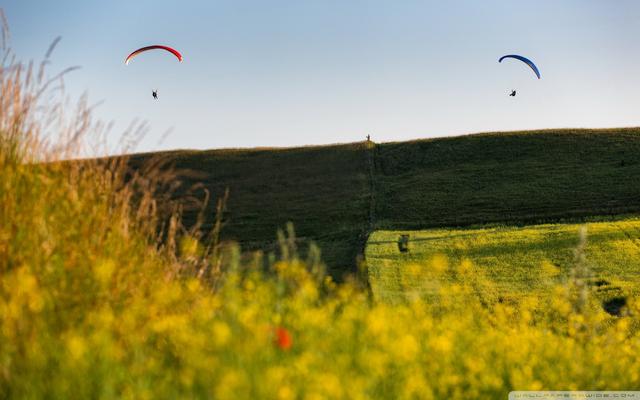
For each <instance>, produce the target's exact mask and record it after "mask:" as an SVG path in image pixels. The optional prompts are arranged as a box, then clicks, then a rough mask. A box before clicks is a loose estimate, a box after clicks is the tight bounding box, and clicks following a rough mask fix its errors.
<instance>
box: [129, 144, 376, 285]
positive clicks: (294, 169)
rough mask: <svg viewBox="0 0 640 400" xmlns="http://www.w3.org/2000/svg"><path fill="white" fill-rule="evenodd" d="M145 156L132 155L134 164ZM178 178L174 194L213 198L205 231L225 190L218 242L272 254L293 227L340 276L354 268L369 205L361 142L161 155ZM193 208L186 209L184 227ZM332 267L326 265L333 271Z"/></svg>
mask: <svg viewBox="0 0 640 400" xmlns="http://www.w3.org/2000/svg"><path fill="white" fill-rule="evenodd" d="M149 156H150V155H149V154H142V155H138V156H135V157H134V158H133V162H134V163H136V164H138V163H139V162H140V161H142V160H143V159H144V158H147V157H149ZM161 156H163V157H166V158H167V159H168V160H171V163H172V164H173V165H174V166H175V169H176V170H177V171H178V172H179V174H180V180H181V186H180V187H179V188H178V190H177V192H176V194H175V195H176V196H177V197H180V196H184V195H185V194H186V193H187V192H188V193H189V194H194V195H197V196H199V197H203V192H202V191H199V190H189V189H190V188H192V187H194V185H197V184H200V183H202V184H203V186H204V187H205V188H206V189H207V190H208V191H209V192H210V194H211V198H212V199H213V201H211V202H210V204H209V207H208V210H207V211H206V215H207V216H208V217H207V220H206V221H207V223H206V224H205V226H204V228H205V229H210V227H211V224H212V223H213V221H214V216H215V199H218V198H220V197H222V196H223V195H224V192H225V190H226V189H227V188H228V189H229V198H228V202H227V212H226V213H225V215H224V218H223V221H224V227H223V231H222V237H223V239H224V240H235V241H239V242H241V243H242V246H243V248H244V249H247V250H257V249H261V250H265V251H272V250H274V249H275V248H276V246H275V244H276V233H277V230H278V229H282V228H285V226H286V224H287V222H289V221H291V222H293V223H294V224H295V230H296V236H297V238H298V239H299V242H300V244H301V247H302V248H304V247H305V245H306V244H307V243H308V242H310V241H313V242H315V243H316V244H317V245H318V246H319V247H320V248H321V250H322V258H323V260H324V261H325V262H326V263H327V264H328V265H329V266H330V267H333V270H332V272H333V273H334V274H335V275H337V276H339V275H340V272H339V271H344V270H345V269H348V268H350V267H352V266H353V265H354V260H355V259H356V256H357V254H358V252H359V251H360V249H362V248H363V246H364V242H365V240H366V236H367V229H368V225H367V224H368V222H367V221H368V214H369V204H370V199H369V197H370V195H369V193H370V191H369V177H368V172H367V171H368V170H367V157H368V156H369V152H368V151H367V150H366V148H365V145H364V144H362V143H356V144H347V145H336V146H324V147H301V148H291V149H249V150H235V149H234V150H212V151H178V152H169V153H165V154H161ZM197 211H198V210H196V209H193V208H192V209H187V210H186V211H185V213H184V219H185V221H186V223H187V225H189V223H192V222H194V221H195V219H196V218H197ZM330 269H331V268H330Z"/></svg>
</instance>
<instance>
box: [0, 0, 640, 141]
mask: <svg viewBox="0 0 640 400" xmlns="http://www.w3.org/2000/svg"><path fill="white" fill-rule="evenodd" d="M2 7H3V8H4V11H5V13H6V15H7V18H8V20H9V25H10V28H11V34H12V40H11V43H12V47H13V48H14V51H15V53H17V55H18V56H19V58H21V59H23V60H29V59H34V60H36V61H37V60H40V59H41V58H42V56H43V55H44V53H45V52H46V50H47V48H48V46H49V44H50V43H51V41H52V40H53V39H54V38H55V37H57V36H62V41H61V42H60V44H59V46H58V48H57V49H56V52H55V53H54V55H53V64H52V66H51V67H52V69H51V72H54V71H59V70H61V69H63V68H65V67H68V66H72V65H80V66H81V67H82V69H81V70H79V71H76V72H74V73H72V74H71V75H69V76H68V77H67V79H66V85H67V89H68V91H69V93H70V94H71V95H79V94H81V93H82V92H84V91H86V92H88V94H89V98H90V101H91V102H96V103H97V102H99V101H102V102H103V103H102V104H101V105H100V106H99V107H98V108H97V115H98V116H99V117H100V118H101V119H103V120H105V121H114V122H115V129H114V131H112V135H113V140H115V138H116V137H118V136H119V132H120V131H121V130H123V129H124V127H125V126H127V125H128V124H129V123H130V122H131V121H132V120H133V119H134V118H138V119H141V120H144V121H146V122H148V124H149V125H150V127H151V130H150V132H149V133H148V134H147V136H146V137H145V139H144V140H143V141H142V142H141V143H140V145H139V146H138V150H142V151H149V150H160V149H175V148H197V149H209V148H220V147H256V146H293V145H306V144H324V143H336V142H351V141H358V140H363V139H364V137H365V135H366V134H371V136H372V139H373V140H375V141H380V142H382V141H396V140H407V139H413V138H426V137H436V136H449V135H458V134H463V133H472V132H480V131H497V130H516V129H534V128H558V127H619V126H638V125H640V107H639V106H640V91H639V90H638V89H640V73H638V66H639V65H640V62H639V61H640V51H639V49H638V47H639V46H638V43H639V40H640V2H639V1H637V0H617V1H606V0H597V1H596V0H563V1H558V0H538V1H513V0H483V1H478V0H467V1H410V0H406V1H404V0H402V1H400V0H399V1H391V0H387V1H375V0H370V1H358V0H335V1H334V0H316V1H305V0H291V1H277V0H270V1H249V0H229V1H187V0H184V1H171V2H170V1H161V0H135V1H134V0H126V1H121V0H109V1H91V0H85V1H81V0H77V1H71V0H57V1H45V0H42V1H35V0H8V1H7V0H4V1H3V2H2ZM149 44H167V45H170V46H173V47H176V48H177V49H179V50H180V51H181V52H182V53H183V55H184V62H183V63H178V62H177V61H176V59H175V58H173V56H171V55H170V54H169V53H165V52H162V51H157V52H154V53H153V54H152V52H148V53H146V54H143V55H141V56H139V57H137V58H136V59H135V60H133V61H132V62H131V63H130V64H129V65H128V66H125V65H124V63H123V61H124V58H125V56H126V55H127V54H128V53H129V52H130V51H132V50H134V49H136V48H138V47H141V46H145V45H149ZM509 53H517V54H522V55H525V56H527V57H529V58H531V59H532V60H533V61H534V62H535V63H536V64H537V65H538V67H539V68H540V71H541V73H542V79H541V80H537V79H536V78H535V76H534V74H533V72H532V71H531V70H529V69H528V68H527V67H526V66H525V65H524V64H522V63H519V62H517V61H514V60H511V61H509V62H503V63H502V64H499V63H498V62H497V60H498V58H499V57H500V56H501V55H504V54H509ZM154 88H155V89H158V93H159V96H160V100H158V101H154V100H153V98H152V96H151V91H152V89H154ZM510 89H517V91H518V95H517V96H516V97H515V98H512V97H509V96H508V93H509V90H510ZM171 128H172V129H173V130H172V132H171V133H170V135H169V136H168V137H167V138H166V139H165V140H164V141H163V142H162V143H160V144H159V143H158V142H159V141H160V139H161V137H162V136H163V134H164V133H165V132H166V131H167V130H168V129H171Z"/></svg>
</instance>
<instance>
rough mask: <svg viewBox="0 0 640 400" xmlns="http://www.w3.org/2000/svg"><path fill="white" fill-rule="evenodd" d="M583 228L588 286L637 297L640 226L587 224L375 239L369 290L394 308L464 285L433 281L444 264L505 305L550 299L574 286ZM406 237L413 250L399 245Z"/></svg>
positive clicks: (369, 254)
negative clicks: (463, 268)
mask: <svg viewBox="0 0 640 400" xmlns="http://www.w3.org/2000/svg"><path fill="white" fill-rule="evenodd" d="M582 226H586V232H587V240H586V246H585V252H584V254H585V257H586V265H587V267H588V274H587V275H588V277H589V278H588V281H589V282H590V283H591V284H593V285H595V286H596V287H597V291H596V294H597V295H598V297H600V298H601V300H607V299H611V298H615V297H625V296H627V295H637V294H638V292H639V289H640V279H639V278H640V219H637V218H630V219H623V220H619V221H609V222H590V223H587V224H584V225H582V224H544V225H533V226H527V227H494V228H474V229H432V230H422V231H377V232H374V233H373V234H371V236H370V237H369V241H368V243H367V248H366V258H367V265H368V266H369V282H370V284H371V288H372V290H373V293H374V296H375V297H376V298H378V299H379V300H382V301H385V302H397V301H399V300H403V299H406V298H407V296H416V295H417V296H420V297H425V296H426V297H428V296H429V295H431V294H433V292H434V291H435V290H436V287H434V282H437V281H439V280H440V279H447V280H454V281H456V280H459V279H460V277H459V276H456V274H455V273H444V271H441V272H442V274H441V276H439V277H435V278H436V279H431V278H434V276H433V272H434V271H433V266H432V265H431V264H432V260H433V259H434V258H435V257H444V260H446V264H447V269H449V270H452V271H455V270H456V269H457V268H459V267H460V265H461V264H462V263H463V261H464V260H467V261H470V262H471V265H472V268H474V269H473V271H474V275H481V276H483V277H485V278H486V279H487V281H488V282H491V287H492V290H495V291H496V293H498V294H499V295H500V296H502V297H522V296H527V295H531V294H535V296H536V297H538V296H541V295H542V294H543V293H547V294H548V293H551V290H552V288H553V285H554V284H558V283H561V282H564V281H567V280H568V279H570V275H571V272H572V270H573V268H574V266H575V265H576V257H575V249H576V247H577V246H578V242H579V230H580V228H581V227H582ZM401 235H408V236H409V241H408V250H407V251H406V252H400V251H399V247H398V238H399V237H400V236H401Z"/></svg>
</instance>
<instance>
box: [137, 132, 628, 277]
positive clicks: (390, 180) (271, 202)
mask: <svg viewBox="0 0 640 400" xmlns="http://www.w3.org/2000/svg"><path fill="white" fill-rule="evenodd" d="M152 155H155V156H160V157H161V158H164V159H165V160H173V162H174V164H175V166H176V168H177V169H179V170H181V171H182V173H181V175H180V177H179V179H178V181H180V182H181V186H180V188H179V190H178V192H177V193H176V194H177V196H184V194H185V193H186V189H187V188H189V187H191V186H192V185H194V184H202V186H203V187H204V188H206V189H207V190H209V192H210V193H211V195H212V197H213V198H214V199H215V198H216V197H219V196H221V195H222V193H223V192H224V190H225V189H226V188H229V189H230V198H229V203H228V212H227V214H226V215H225V218H224V219H225V222H226V225H225V227H224V229H223V238H225V239H232V240H237V241H240V242H241V244H242V245H243V248H245V249H249V250H253V249H262V250H271V249H273V244H274V239H275V234H276V230H277V229H279V228H282V227H283V226H284V224H285V223H286V222H287V221H291V222H293V223H294V225H295V227H296V231H297V233H298V236H299V237H300V238H301V240H302V241H305V242H306V241H309V240H311V241H315V242H316V243H317V244H318V245H319V246H320V247H321V249H322V250H323V257H324V260H325V261H326V262H327V264H328V265H329V267H330V271H331V272H332V274H333V275H334V276H336V277H339V276H340V275H341V274H342V273H343V272H346V271H353V268H354V266H355V260H356V258H357V256H358V255H359V254H362V252H363V248H364V241H365V239H366V237H367V234H368V233H369V232H370V231H372V230H374V229H387V230H398V229H424V228H430V227H447V226H469V225H474V224H485V223H504V224H512V225H513V224H515V225H517V224H530V223H542V222H558V221H562V220H569V221H574V222H575V221H579V220H581V219H582V218H585V217H590V216H599V215H615V214H620V213H634V212H640V161H638V160H640V129H638V128H630V129H608V130H547V131H537V132H508V133H494V134H478V135H469V136H460V137H453V138H441V139H427V140H417V141H411V142H402V143H382V144H376V145H374V146H367V145H366V144H365V143H354V144H346V145H332V146H320V147H301V148H290V149H249V150H213V151H175V152H167V153H156V154H141V155H138V156H136V157H134V159H133V163H134V165H135V164H136V163H139V162H141V161H143V160H145V159H147V158H149V157H150V156H152ZM372 164H373V165H372ZM200 195H201V196H202V192H200ZM195 216H196V213H195V212H194V211H193V210H191V211H189V210H187V212H186V213H185V222H186V223H187V224H189V223H193V222H194V220H195ZM213 219H214V207H213V204H212V205H211V206H210V208H209V210H208V212H207V221H208V224H205V227H207V226H210V224H211V222H212V221H213Z"/></svg>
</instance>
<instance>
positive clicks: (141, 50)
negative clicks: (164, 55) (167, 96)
mask: <svg viewBox="0 0 640 400" xmlns="http://www.w3.org/2000/svg"><path fill="white" fill-rule="evenodd" d="M149 50H165V51H167V52H169V53H171V54H173V55H174V56H175V57H176V58H177V59H178V61H180V62H182V54H180V52H179V51H178V50H176V49H174V48H173V47H169V46H163V45H159V44H155V45H152V46H145V47H141V48H139V49H137V50H134V51H133V52H131V54H129V55H128V56H127V58H125V59H124V65H129V62H131V60H133V59H134V58H135V57H136V56H138V55H139V54H141V53H144V52H145V51H149ZM153 98H154V99H156V100H157V99H158V91H157V90H154V91H153Z"/></svg>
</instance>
